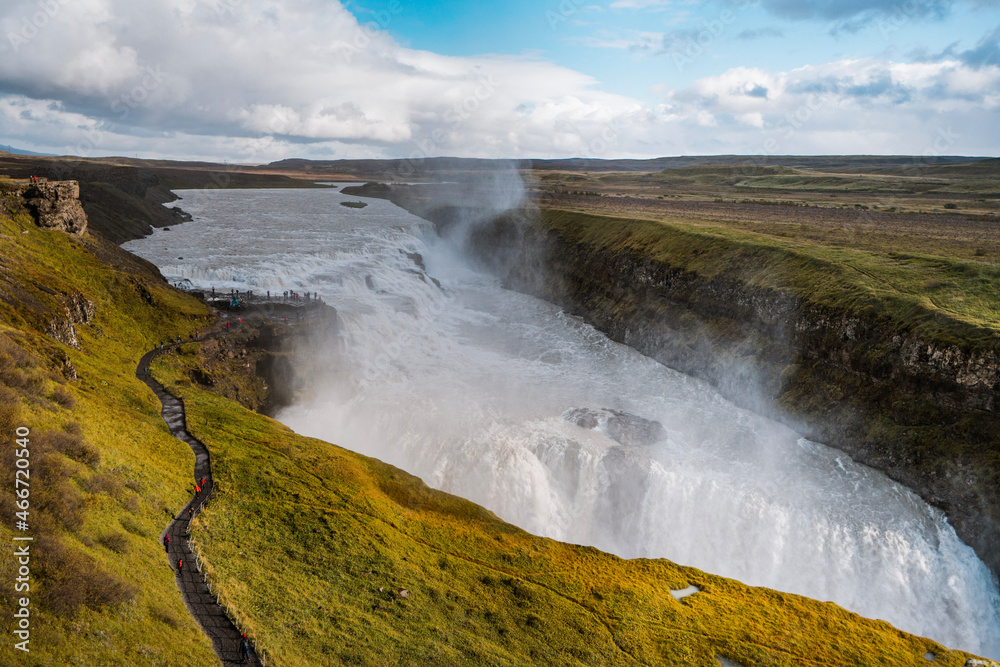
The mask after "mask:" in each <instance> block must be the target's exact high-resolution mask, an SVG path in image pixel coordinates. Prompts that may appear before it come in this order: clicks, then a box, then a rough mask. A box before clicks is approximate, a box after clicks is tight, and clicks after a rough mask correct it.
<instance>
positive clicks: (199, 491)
mask: <svg viewBox="0 0 1000 667" xmlns="http://www.w3.org/2000/svg"><path fill="white" fill-rule="evenodd" d="M199 493H201V487H200V486H198V485H197V484H195V485H194V494H195V495H198V494H199Z"/></svg>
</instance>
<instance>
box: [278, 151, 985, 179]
mask: <svg viewBox="0 0 1000 667" xmlns="http://www.w3.org/2000/svg"><path fill="white" fill-rule="evenodd" d="M986 159H988V158H983V157H969V156H960V155H953V156H952V155H943V156H933V157H923V156H912V155H701V156H676V157H660V158H652V159H648V160H602V159H596V158H566V159H559V160H489V159H480V158H456V157H434V158H424V159H421V160H405V159H388V160H305V159H300V158H293V159H287V160H280V161H278V162H272V163H270V164H268V165H266V166H265V167H262V169H269V170H272V169H278V170H282V171H292V172H299V173H306V174H315V175H318V174H345V175H356V176H368V175H373V174H386V173H389V174H393V173H395V174H399V175H401V176H406V175H414V176H421V175H422V176H427V175H430V174H440V173H449V172H459V171H490V170H494V169H504V168H509V167H510V165H514V166H516V167H518V168H521V169H534V170H536V171H578V172H579V171H619V172H620V171H638V172H654V171H662V170H664V169H674V168H679V167H698V166H730V165H743V164H752V165H759V166H774V167H798V168H806V169H831V170H833V169H836V170H843V169H850V170H859V171H866V170H874V169H907V168H912V167H913V166H914V165H919V166H921V167H924V168H926V167H942V166H948V165H955V164H969V163H974V162H978V161H981V160H986Z"/></svg>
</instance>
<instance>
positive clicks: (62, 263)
mask: <svg viewBox="0 0 1000 667" xmlns="http://www.w3.org/2000/svg"><path fill="white" fill-rule="evenodd" d="M2 206H3V207H4V210H3V212H2V214H0V433H2V434H3V436H2V437H3V443H2V449H0V451H2V459H3V467H2V469H3V480H4V482H3V489H4V490H3V492H2V493H0V509H2V512H3V515H4V517H5V520H4V521H3V522H2V525H0V540H2V541H4V542H5V543H6V544H8V545H9V544H13V542H12V541H11V538H12V527H13V520H12V519H13V516H14V511H15V508H14V505H13V503H14V501H15V497H14V492H13V489H14V481H13V477H14V472H13V470H14V465H13V464H14V461H13V452H14V450H13V447H12V444H13V443H12V438H13V435H14V429H15V428H17V427H19V426H24V427H28V428H29V429H30V430H31V435H30V447H29V449H30V451H31V457H30V458H31V462H32V467H31V469H30V472H31V478H30V485H31V486H30V492H31V495H30V497H29V501H30V509H29V512H30V514H29V516H28V524H29V526H30V530H29V531H27V532H21V531H18V535H30V536H33V537H34V538H35V541H34V542H33V543H32V555H33V558H32V561H31V576H32V580H31V582H30V583H31V590H30V599H31V605H32V606H31V610H32V618H31V629H32V634H31V643H30V649H31V652H30V654H24V653H22V652H20V651H16V652H15V650H14V649H13V645H12V644H13V642H12V641H11V640H10V637H12V636H13V635H11V634H10V632H11V630H12V629H13V621H14V619H13V618H12V616H11V614H10V613H8V612H9V611H11V610H12V609H13V598H14V591H13V586H12V582H13V579H14V568H15V562H14V559H13V558H12V557H10V556H9V550H7V551H8V556H5V557H4V558H2V559H0V565H2V568H0V578H2V580H3V582H4V585H3V586H2V587H0V601H2V606H3V608H4V609H5V613H4V621H3V623H2V627H3V631H4V634H5V635H6V636H7V637H8V640H6V641H4V642H3V645H2V646H0V664H4V665H29V664H30V665H53V666H55V665H60V666H61V665H72V664H79V665H110V664H118V665H167V664H174V665H176V664H188V665H192V664H212V663H213V661H214V655H213V653H212V650H211V645H210V644H209V642H208V641H207V639H205V637H204V636H203V635H202V634H201V632H200V630H199V628H198V627H197V626H196V625H195V623H194V621H193V619H192V618H191V616H190V614H189V613H188V612H187V609H186V608H185V607H184V604H183V602H182V601H181V599H180V596H179V594H178V593H177V589H176V586H175V583H174V575H173V573H172V571H171V570H170V568H169V567H168V566H167V563H166V560H165V558H164V557H163V549H162V547H161V546H160V545H159V544H158V536H159V534H160V531H161V530H162V529H163V527H164V526H165V525H166V524H167V522H168V521H169V518H170V513H171V512H173V511H174V510H175V509H177V508H180V507H181V506H183V504H184V503H185V502H186V501H187V493H186V489H185V487H186V486H188V485H189V482H190V478H191V470H192V466H193V459H194V457H193V455H192V453H191V450H190V449H189V448H188V446H187V445H185V444H184V443H182V442H180V441H178V440H176V439H175V438H173V437H171V436H170V434H169V433H168V432H167V429H166V427H165V425H164V423H163V421H162V420H161V419H160V416H159V403H158V402H157V401H156V399H155V397H154V396H153V395H152V393H151V392H149V390H148V389H147V388H146V387H145V385H143V384H142V383H140V382H138V381H136V380H135V378H134V373H135V364H136V360H137V355H138V354H140V353H141V351H142V350H144V349H147V348H151V347H152V346H153V345H154V344H155V343H157V342H158V341H160V340H162V339H165V338H169V337H174V336H177V335H183V336H186V335H187V334H188V333H189V331H191V330H193V329H195V328H196V327H200V326H204V325H205V323H206V318H208V317H209V313H208V312H207V311H206V310H205V308H204V307H203V306H202V305H200V304H199V303H197V302H195V301H193V300H191V299H188V298H187V297H184V296H183V295H180V294H178V293H177V292H175V291H173V290H170V289H169V288H167V286H166V285H165V284H164V283H163V282H162V281H161V280H160V279H159V278H158V277H157V274H156V273H155V270H153V269H151V267H149V266H148V265H146V264H145V263H144V262H141V261H138V260H135V259H134V258H131V257H130V256H129V255H127V254H126V253H124V252H123V251H121V250H119V249H118V248H116V247H114V246H110V245H107V244H105V243H103V242H101V241H100V240H98V239H95V238H87V237H85V238H84V239H82V240H81V239H77V238H75V237H71V236H68V235H66V234H64V233H61V232H54V231H50V230H42V229H39V228H37V227H36V226H35V225H34V223H33V222H32V221H31V219H30V218H29V217H28V216H27V215H26V214H25V213H24V212H23V210H21V208H20V205H19V201H18V200H17V199H16V198H11V197H9V196H5V197H4V198H3V202H2ZM77 293H79V294H81V295H82V298H84V299H87V300H89V301H90V302H92V303H93V306H94V315H93V318H92V319H91V320H90V323H89V324H82V323H76V324H75V325H74V328H75V330H76V334H77V339H78V345H79V348H78V349H77V348H73V347H71V346H69V345H66V344H64V343H60V342H59V341H57V340H55V339H54V338H53V337H51V336H50V335H48V334H47V333H46V331H47V329H48V328H49V326H50V324H51V323H52V322H53V321H57V322H59V321H62V322H65V321H66V317H67V316H66V310H65V305H64V303H65V300H68V299H69V298H70V296H71V295H74V294H77ZM150 302H152V303H150ZM71 369H72V370H71ZM74 372H75V373H77V374H78V376H77V379H75V380H71V379H69V378H71V377H72V376H73V373H74ZM18 595H19V596H20V595H22V594H18Z"/></svg>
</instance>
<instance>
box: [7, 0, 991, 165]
mask: <svg viewBox="0 0 1000 667" xmlns="http://www.w3.org/2000/svg"><path fill="white" fill-rule="evenodd" d="M43 4H44V3H43ZM45 6H46V7H49V9H48V10H46V11H47V14H42V13H40V8H42V7H43V5H39V4H38V3H37V2H33V1H32V0H24V1H20V0H15V1H14V2H8V3H4V6H3V8H0V143H3V144H11V145H14V146H19V147H22V148H27V149H33V150H39V151H46V152H55V153H73V154H81V155H99V154H114V153H118V154H142V155H149V156H157V157H160V156H162V157H177V158H208V159H228V160H238V161H247V162H260V161H267V160H270V159H280V158H282V157H289V156H300V157H313V158H339V157H407V156H409V157H422V156H424V155H463V156H481V157H512V158H522V157H567V156H584V157H653V156H658V155H678V154H713V153H742V154H760V153H768V154H776V153H792V154H807V153H849V152H854V153H858V152H870V153H905V154H917V155H922V154H926V153H936V154H942V153H948V154H975V155H998V154H1000V122H997V121H998V118H997V114H998V111H1000V58H998V53H1000V45H998V41H1000V1H998V0H875V1H872V2H865V1H864V0H832V1H828V2H820V1H819V0H756V1H752V2H747V1H745V0H717V1H715V2H701V3H699V2H691V1H689V0H543V1H542V2H529V1H528V0H510V1H508V2H493V3H482V2H474V3H470V2H457V1H455V0H444V1H442V2H429V1H427V0H345V2H337V1H336V0H53V1H52V2H50V3H48V4H47V5H45ZM4 37H5V39H4Z"/></svg>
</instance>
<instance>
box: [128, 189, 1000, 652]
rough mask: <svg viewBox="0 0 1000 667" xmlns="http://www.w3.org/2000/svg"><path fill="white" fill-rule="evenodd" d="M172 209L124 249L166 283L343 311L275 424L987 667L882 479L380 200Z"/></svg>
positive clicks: (957, 565)
mask: <svg viewBox="0 0 1000 667" xmlns="http://www.w3.org/2000/svg"><path fill="white" fill-rule="evenodd" d="M180 194H181V195H182V196H183V197H184V201H183V202H182V203H183V207H184V208H185V210H187V211H188V212H190V213H192V214H193V215H194V216H195V221H194V222H191V223H186V224H184V225H180V226H178V227H174V228H173V229H171V230H170V231H158V232H156V233H155V234H154V235H153V236H150V237H148V238H146V239H143V240H140V241H134V242H131V243H128V244H126V245H125V247H126V248H127V249H129V250H131V251H133V252H135V253H137V254H139V255H141V256H143V257H145V258H147V259H149V260H151V261H153V262H154V263H156V264H157V265H158V266H159V267H160V270H161V271H162V272H163V273H164V275H165V276H167V277H168V279H170V280H174V281H177V280H182V279H188V280H190V281H191V282H192V283H194V284H195V285H197V286H199V287H205V288H208V287H212V286H214V287H216V288H217V289H218V290H226V291H228V290H229V289H230V288H238V289H241V290H245V289H248V288H250V289H253V290H255V291H256V292H258V293H263V292H264V291H266V290H271V291H272V292H281V291H284V290H287V289H291V290H295V291H307V290H308V291H315V292H319V294H320V295H321V296H323V297H324V299H325V300H326V301H327V302H328V303H330V304H332V305H334V306H335V307H336V308H337V310H338V313H339V316H340V322H341V327H342V328H341V334H340V339H339V346H338V349H335V350H333V349H331V350H330V351H329V354H330V359H331V361H332V367H333V368H334V369H335V370H333V371H332V372H330V374H329V376H328V377H324V378H313V379H314V380H315V381H316V382H317V387H318V389H317V391H316V392H315V394H314V395H313V396H311V398H309V399H308V400H306V401H304V402H302V403H301V404H299V405H295V406H293V407H291V408H289V409H287V410H285V411H284V412H283V413H282V414H281V415H279V417H280V419H281V420H282V421H283V422H285V423H286V424H288V425H289V426H291V427H292V428H294V429H295V430H296V431H298V432H300V433H304V434H307V435H311V436H316V437H320V438H323V439H325V440H329V441H331V442H335V443H338V444H340V445H343V446H345V447H348V448H350V449H353V450H356V451H359V452H362V453H364V454H367V455H371V456H375V457H378V458H380V459H382V460H385V461H387V462H390V463H393V464H395V465H398V466H400V467H402V468H404V469H406V470H408V471H410V472H412V473H414V474H417V475H419V476H421V477H422V478H423V479H424V480H426V481H427V482H428V483H429V484H431V485H432V486H434V487H437V488H440V489H443V490H445V491H449V492H451V493H455V494H458V495H461V496H464V497H466V498H469V499H471V500H473V501H476V502H478V503H480V504H482V505H484V506H486V507H488V508H490V509H492V510H493V511H495V512H496V513H497V514H498V515H500V516H501V517H503V518H504V519H506V520H508V521H510V522H512V523H515V524H517V525H519V526H522V527H523V528H525V529H527V530H529V531H531V532H534V533H537V534H541V535H545V536H549V537H553V538H556V539H560V540H565V541H569V542H576V543H583V544H591V545H594V546H596V547H598V548H601V549H604V550H607V551H610V552H613V553H616V554H619V555H621V556H624V557H636V556H644V557H665V558H669V559H671V560H674V561H676V562H679V563H682V564H686V565H693V566H695V567H698V568H701V569H704V570H706V571H710V572H713V573H716V574H720V575H724V576H729V577H734V578H736V579H740V580H742V581H744V582H747V583H749V584H753V585H761V586H768V587H771V588H775V589H779V590H784V591H789V592H793V593H800V594H803V595H807V596H809V597H813V598H817V599H821V600H832V601H834V602H837V603H838V604H840V605H842V606H844V607H846V608H848V609H851V610H853V611H856V612H858V613H861V614H863V615H865V616H870V617H875V618H882V619H885V620H888V621H890V622H891V623H893V624H894V625H896V626H897V627H899V628H901V629H903V630H906V631H908V632H913V633H916V634H921V635H926V636H929V637H932V638H934V639H936V640H938V641H940V642H941V643H943V644H945V645H947V646H949V647H952V648H961V649H965V650H968V651H972V652H975V653H979V654H983V655H989V656H992V657H1000V592H998V589H997V583H996V581H995V579H994V578H992V577H991V575H990V573H989V572H988V570H987V569H986V567H985V566H984V565H983V564H982V562H980V561H979V560H978V559H977V558H976V556H975V554H974V553H973V552H972V550H971V549H970V548H969V547H967V546H966V545H964V544H963V543H962V542H961V541H960V540H958V538H957V537H956V536H955V533H954V531H953V530H952V528H951V527H950V526H949V525H948V523H947V521H946V520H945V518H944V517H943V516H942V515H941V513H940V512H938V511H937V510H934V509H932V508H930V507H928V506H927V505H926V504H924V503H923V502H922V501H921V500H920V499H919V498H917V497H916V496H915V495H914V494H913V493H911V492H909V491H908V490H906V489H905V488H903V487H901V486H899V485H897V484H895V483H893V482H892V481H890V480H889V479H887V478H886V477H885V476H884V475H881V474H880V473H877V472H875V471H872V470H870V469H868V468H866V467H863V466H860V465H857V464H855V463H854V462H853V461H851V459H850V458H849V457H847V456H846V455H844V454H842V453H840V452H838V451H836V450H833V449H830V448H828V447H825V446H823V445H820V444H815V443H812V442H808V441H806V440H804V439H802V438H800V437H799V436H797V435H796V434H795V433H794V432H792V431H791V430H789V429H788V428H786V427H784V426H782V425H780V424H777V423H775V422H772V421H769V420H767V419H764V418H762V417H759V416H757V415H755V414H752V413H749V412H746V411H744V410H741V409H739V408H737V407H735V406H733V405H732V404H730V403H729V402H728V401H726V400H724V399H723V398H721V397H720V396H719V395H718V394H716V393H715V392H714V391H713V390H712V389H711V388H710V387H708V386H706V385H704V384H703V383H701V382H699V381H696V380H693V379H691V378H688V377H686V376H684V375H682V374H680V373H677V372H674V371H671V370H669V369H667V368H664V367H663V366H660V365H659V364H657V363H656V362H654V361H652V360H650V359H648V358H646V357H643V356H642V355H640V354H638V353H636V352H634V351H633V350H630V349H628V348H626V347H624V346H621V345H618V344H616V343H613V342H611V341H609V340H608V339H607V338H606V337H604V336H603V335H602V334H600V333H599V332H597V331H595V330H594V329H592V328H591V327H589V326H587V325H586V324H584V323H582V322H580V321H578V320H577V319H575V318H573V317H569V316H567V315H565V314H564V313H562V312H560V310H559V309H558V308H556V307H554V306H552V305H550V304H547V303H545V302H542V301H539V300H537V299H533V298H531V297H528V296H525V295H522V294H517V293H513V292H510V291H507V290H504V289H502V288H501V287H500V286H499V283H498V281H497V280H496V279H494V278H492V277H489V276H486V275H483V274H480V273H477V272H475V271H474V270H472V269H470V268H468V267H467V266H466V265H465V263H464V262H463V261H462V259H461V258H459V257H458V256H457V255H456V254H455V253H454V251H453V250H452V249H451V248H450V247H449V246H448V245H447V244H444V243H437V242H435V241H434V238H433V234H432V232H431V231H430V227H429V225H428V224H427V223H426V222H424V221H422V220H420V219H418V218H415V217H414V216H411V215H409V214H408V213H406V212H405V211H402V210H401V209H399V208H397V207H395V206H394V205H392V204H390V203H388V202H385V201H380V200H368V203H369V206H368V207H367V208H364V209H347V208H344V207H341V206H339V205H338V203H339V202H340V201H343V200H344V199H345V198H344V197H343V195H341V194H340V193H339V192H338V191H329V190H323V191H315V190H309V191H299V190H288V191H283V190H267V191H184V192H181V193H180ZM413 253H420V254H421V255H422V257H423V260H424V262H425V264H426V271H424V270H422V269H421V268H420V266H418V263H417V262H416V261H415V257H414V256H413V255H412V254H413ZM179 257H183V258H184V259H178V258H179ZM431 276H433V278H436V279H437V280H439V281H440V283H441V287H438V285H436V284H435V282H434V281H433V280H431V278H430V277H431ZM324 367H325V366H324ZM574 408H591V409H595V410H600V409H605V408H606V409H613V410H620V411H624V412H627V413H630V414H632V415H637V416H639V417H642V418H645V419H649V420H655V421H658V422H660V423H661V424H663V426H664V427H665V429H666V437H665V438H664V439H661V440H660V441H659V442H657V443H655V444H633V445H623V444H620V443H619V442H617V441H616V440H614V439H612V438H611V437H609V435H608V431H607V429H604V430H602V429H600V428H584V427H582V426H580V425H577V424H576V423H571V422H570V421H568V420H567V419H565V418H564V415H565V414H566V413H567V412H568V411H570V410H572V409H574Z"/></svg>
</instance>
